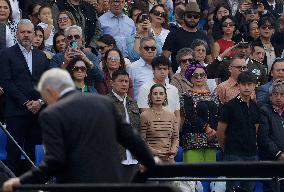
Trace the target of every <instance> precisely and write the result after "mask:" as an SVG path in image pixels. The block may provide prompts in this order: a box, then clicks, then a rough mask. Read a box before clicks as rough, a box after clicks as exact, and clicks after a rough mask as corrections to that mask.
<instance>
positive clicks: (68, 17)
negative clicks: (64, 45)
mask: <svg viewBox="0 0 284 192" xmlns="http://www.w3.org/2000/svg"><path fill="white" fill-rule="evenodd" d="M57 25H58V26H57V27H58V33H59V34H62V35H64V30H65V29H66V28H67V27H70V26H72V25H76V20H75V18H74V16H73V15H72V13H70V12H69V11H61V12H60V13H59V15H58V17H57Z"/></svg>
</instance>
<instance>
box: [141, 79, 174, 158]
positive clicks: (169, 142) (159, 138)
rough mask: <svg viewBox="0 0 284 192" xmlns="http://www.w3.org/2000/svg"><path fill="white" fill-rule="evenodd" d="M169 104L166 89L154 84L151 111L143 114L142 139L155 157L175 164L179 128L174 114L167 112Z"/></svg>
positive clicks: (151, 95) (149, 99) (150, 97)
mask: <svg viewBox="0 0 284 192" xmlns="http://www.w3.org/2000/svg"><path fill="white" fill-rule="evenodd" d="M167 104H168V101H167V92H166V88H165V87H164V86H163V85H161V84H154V85H153V86H152V87H151V88H150V93H149V95H148V105H149V107H150V108H149V109H146V111H144V112H143V113H141V118H140V120H141V137H142V138H143V139H144V141H145V143H146V144H147V145H148V147H149V148H150V150H151V152H152V154H153V155H155V156H158V157H159V158H160V159H161V160H162V162H163V163H175V160H174V157H175V155H176V153H177V149H178V144H179V128H178V124H177V119H176V116H175V114H174V113H171V112H168V111H165V110H164V109H163V107H164V106H166V105H167Z"/></svg>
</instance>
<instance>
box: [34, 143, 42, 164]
mask: <svg viewBox="0 0 284 192" xmlns="http://www.w3.org/2000/svg"><path fill="white" fill-rule="evenodd" d="M43 156H44V151H43V145H36V146H35V165H36V166H38V165H39V164H40V162H41V161H42V159H43Z"/></svg>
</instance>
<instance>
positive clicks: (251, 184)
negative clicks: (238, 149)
mask: <svg viewBox="0 0 284 192" xmlns="http://www.w3.org/2000/svg"><path fill="white" fill-rule="evenodd" d="M256 160H258V158H257V156H238V155H224V161H256ZM234 186H239V187H241V188H243V189H245V190H247V191H248V192H253V189H254V186H255V182H248V181H227V182H226V192H231V191H233V187H234Z"/></svg>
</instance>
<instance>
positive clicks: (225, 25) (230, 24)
mask: <svg viewBox="0 0 284 192" xmlns="http://www.w3.org/2000/svg"><path fill="white" fill-rule="evenodd" d="M233 26H235V23H233V22H230V23H223V24H222V27H233Z"/></svg>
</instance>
